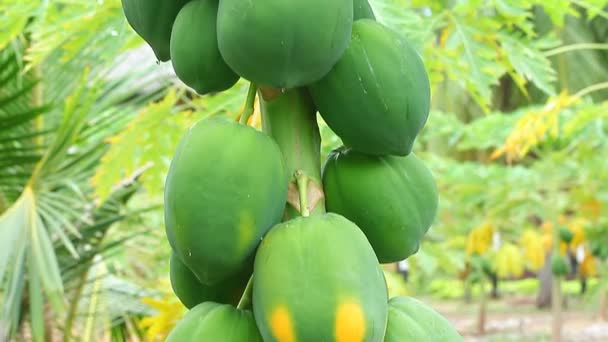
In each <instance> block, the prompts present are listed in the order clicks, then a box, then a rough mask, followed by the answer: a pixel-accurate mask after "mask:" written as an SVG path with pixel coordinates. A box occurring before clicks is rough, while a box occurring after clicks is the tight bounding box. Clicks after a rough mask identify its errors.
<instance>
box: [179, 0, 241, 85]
mask: <svg viewBox="0 0 608 342" xmlns="http://www.w3.org/2000/svg"><path fill="white" fill-rule="evenodd" d="M217 7H218V3H217V1H215V0H194V1H192V2H190V3H188V4H186V6H184V8H182V9H181V11H180V12H179V14H178V15H177V18H176V19H175V23H174V24H173V31H172V33H171V63H172V64H173V69H174V70H175V73H176V74H177V77H179V79H180V80H181V81H182V82H184V83H185V84H186V85H188V86H189V87H191V88H193V89H194V90H196V92H197V93H198V94H200V95H205V94H209V93H212V92H221V91H224V90H226V89H228V88H231V87H232V86H233V85H234V84H235V83H236V82H237V81H238V80H239V76H238V75H237V74H236V73H235V72H234V71H232V69H230V67H229V66H228V65H227V64H226V62H224V59H222V56H221V54H220V50H219V49H218V47H217V32H216V18H217Z"/></svg>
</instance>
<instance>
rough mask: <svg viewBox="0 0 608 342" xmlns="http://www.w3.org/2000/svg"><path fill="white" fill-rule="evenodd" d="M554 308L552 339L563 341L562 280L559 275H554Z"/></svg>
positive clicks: (558, 341)
mask: <svg viewBox="0 0 608 342" xmlns="http://www.w3.org/2000/svg"><path fill="white" fill-rule="evenodd" d="M551 304H552V308H553V310H552V311H553V313H552V314H553V325H552V326H553V329H552V331H553V333H552V334H551V335H552V338H551V341H552V342H561V341H562V282H561V279H560V277H559V276H553V295H552V301H551Z"/></svg>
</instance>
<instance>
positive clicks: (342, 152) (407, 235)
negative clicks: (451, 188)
mask: <svg viewBox="0 0 608 342" xmlns="http://www.w3.org/2000/svg"><path fill="white" fill-rule="evenodd" d="M323 188H324V190H325V201H326V205H327V210H328V211H330V212H334V213H338V214H340V215H343V216H344V217H346V218H348V219H349V220H351V221H353V222H355V223H356V224H357V226H359V228H361V230H362V231H363V232H364V233H365V235H366V236H367V238H368V240H369V241H370V243H371V245H372V247H373V248H374V251H375V252H376V255H377V256H378V259H379V260H380V262H381V263H389V262H396V261H400V260H403V259H406V258H407V257H409V256H410V255H412V254H415V253H416V252H417V251H418V249H419V246H420V242H421V241H422V238H423V237H424V235H425V234H426V232H427V231H428V230H429V228H430V226H431V224H432V223H433V221H434V219H435V215H436V213H437V206H438V191H437V186H436V184H435V180H434V178H433V175H432V173H431V172H430V171H429V170H428V168H427V167H426V166H425V165H424V164H423V163H422V161H421V160H420V159H418V157H417V156H416V155H414V154H410V155H408V156H407V157H400V156H372V155H366V154H363V153H360V152H356V151H354V150H351V149H347V148H341V149H337V150H334V151H333V152H332V153H330V154H329V156H328V158H327V161H326V163H325V165H324V168H323Z"/></svg>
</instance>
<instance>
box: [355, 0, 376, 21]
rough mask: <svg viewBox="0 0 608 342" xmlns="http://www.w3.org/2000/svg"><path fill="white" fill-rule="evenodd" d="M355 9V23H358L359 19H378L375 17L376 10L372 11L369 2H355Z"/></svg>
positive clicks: (365, 0) (357, 0) (362, 0)
mask: <svg viewBox="0 0 608 342" xmlns="http://www.w3.org/2000/svg"><path fill="white" fill-rule="evenodd" d="M353 7H354V8H353V10H354V15H353V20H354V21H357V20H359V19H373V20H375V19H376V16H375V15H374V10H373V9H372V6H371V5H370V4H369V2H368V1H367V0H354V2H353Z"/></svg>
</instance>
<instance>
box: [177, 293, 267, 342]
mask: <svg viewBox="0 0 608 342" xmlns="http://www.w3.org/2000/svg"><path fill="white" fill-rule="evenodd" d="M190 341H209V342H212V341H226V342H244V341H247V342H262V337H261V336H260V333H259V331H258V329H257V328H256V325H255V321H254V319H253V314H252V313H251V311H249V310H241V309H237V308H235V307H233V306H231V305H227V304H220V303H214V302H205V303H202V304H199V305H197V306H195V307H194V308H192V310H190V311H189V312H188V313H187V314H186V316H184V317H183V318H182V319H181V320H180V321H179V322H177V324H176V326H175V328H173V330H172V331H171V333H169V336H167V342H190Z"/></svg>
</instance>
